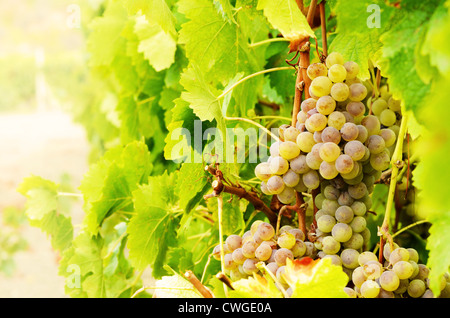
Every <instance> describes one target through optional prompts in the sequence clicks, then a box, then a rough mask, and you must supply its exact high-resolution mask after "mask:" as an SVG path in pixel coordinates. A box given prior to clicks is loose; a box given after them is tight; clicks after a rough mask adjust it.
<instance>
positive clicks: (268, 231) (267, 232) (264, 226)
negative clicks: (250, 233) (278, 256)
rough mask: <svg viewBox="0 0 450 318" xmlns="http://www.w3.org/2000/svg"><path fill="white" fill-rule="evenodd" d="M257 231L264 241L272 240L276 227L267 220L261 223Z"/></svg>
mask: <svg viewBox="0 0 450 318" xmlns="http://www.w3.org/2000/svg"><path fill="white" fill-rule="evenodd" d="M256 231H257V232H258V233H259V237H260V238H261V239H262V240H264V241H268V240H270V239H271V238H273V236H274V235H275V229H274V228H273V226H272V225H271V224H270V223H267V222H262V223H260V224H259V225H258V228H257V230H256Z"/></svg>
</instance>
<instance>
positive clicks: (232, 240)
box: [225, 234, 242, 252]
mask: <svg viewBox="0 0 450 318" xmlns="http://www.w3.org/2000/svg"><path fill="white" fill-rule="evenodd" d="M225 243H226V244H227V247H228V249H229V250H230V251H231V252H232V251H234V250H235V249H237V248H239V247H241V246H242V237H240V236H239V235H236V234H232V235H229V236H228V237H227V238H226V240H225Z"/></svg>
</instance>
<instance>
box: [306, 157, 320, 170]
mask: <svg viewBox="0 0 450 318" xmlns="http://www.w3.org/2000/svg"><path fill="white" fill-rule="evenodd" d="M322 161H323V160H322V159H321V158H320V155H319V154H318V153H317V152H310V153H308V154H307V155H306V164H307V165H308V167H309V168H311V169H313V170H319V169H320V164H321V163H322ZM308 172H309V171H308Z"/></svg>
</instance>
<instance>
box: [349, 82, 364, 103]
mask: <svg viewBox="0 0 450 318" xmlns="http://www.w3.org/2000/svg"><path fill="white" fill-rule="evenodd" d="M366 96H367V88H366V87H365V86H364V85H363V84H360V83H354V84H352V85H350V87H349V95H348V98H349V99H350V100H351V101H354V102H360V101H362V100H363V99H364V98H366Z"/></svg>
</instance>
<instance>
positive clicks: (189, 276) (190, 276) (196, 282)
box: [184, 271, 213, 298]
mask: <svg viewBox="0 0 450 318" xmlns="http://www.w3.org/2000/svg"><path fill="white" fill-rule="evenodd" d="M184 277H186V278H187V280H189V281H190V282H191V284H192V285H194V287H195V289H197V290H198V291H199V292H200V294H201V295H202V296H203V297H205V298H213V295H212V293H211V292H210V291H209V289H208V288H206V287H205V286H204V285H203V284H202V283H201V282H200V281H199V280H198V278H197V277H196V276H195V274H194V273H193V272H192V271H187V272H186V273H185V274H184Z"/></svg>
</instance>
